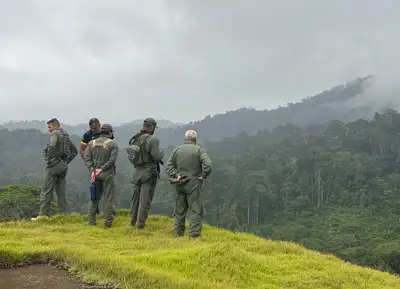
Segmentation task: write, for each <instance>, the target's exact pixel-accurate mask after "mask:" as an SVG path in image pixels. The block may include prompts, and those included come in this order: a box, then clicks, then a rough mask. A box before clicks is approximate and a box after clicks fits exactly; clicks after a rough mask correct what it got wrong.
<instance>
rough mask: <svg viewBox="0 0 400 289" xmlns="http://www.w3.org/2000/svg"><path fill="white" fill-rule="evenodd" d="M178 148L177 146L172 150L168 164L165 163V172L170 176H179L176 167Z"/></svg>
mask: <svg viewBox="0 0 400 289" xmlns="http://www.w3.org/2000/svg"><path fill="white" fill-rule="evenodd" d="M177 150H178V148H175V149H174V150H173V151H172V154H171V156H170V157H169V159H168V161H167V164H166V165H165V172H166V173H167V175H168V176H169V177H170V178H177V177H178V170H177V169H176V165H175V153H176V151H177Z"/></svg>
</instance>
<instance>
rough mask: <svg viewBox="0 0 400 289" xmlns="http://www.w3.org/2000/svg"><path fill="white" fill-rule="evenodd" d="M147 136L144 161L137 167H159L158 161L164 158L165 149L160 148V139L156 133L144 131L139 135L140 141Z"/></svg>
mask: <svg viewBox="0 0 400 289" xmlns="http://www.w3.org/2000/svg"><path fill="white" fill-rule="evenodd" d="M143 138H145V139H146V140H145V143H144V147H145V152H144V153H143V155H142V157H143V161H144V163H143V164H141V165H140V166H138V167H137V168H139V169H140V168H157V163H159V162H160V161H162V159H163V158H164V151H163V150H161V149H160V141H159V140H158V138H157V137H155V136H154V135H151V134H149V133H144V134H142V135H140V136H139V137H138V140H137V141H138V143H140V142H141V140H142V139H143Z"/></svg>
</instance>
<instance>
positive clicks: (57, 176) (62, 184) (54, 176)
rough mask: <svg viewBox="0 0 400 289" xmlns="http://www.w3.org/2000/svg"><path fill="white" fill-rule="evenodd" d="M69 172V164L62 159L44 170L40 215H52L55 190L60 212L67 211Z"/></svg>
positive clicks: (64, 212)
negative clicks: (67, 179)
mask: <svg viewBox="0 0 400 289" xmlns="http://www.w3.org/2000/svg"><path fill="white" fill-rule="evenodd" d="M67 173H68V164H67V162H66V161H64V160H60V161H59V162H58V163H56V164H55V165H53V166H47V167H46V168H45V171H44V185H43V188H42V191H41V193H40V213H39V215H40V216H50V215H51V212H50V211H51V201H52V200H53V194H54V191H55V192H56V196H57V206H58V213H59V214H66V213H67V193H66V180H65V178H66V176H67Z"/></svg>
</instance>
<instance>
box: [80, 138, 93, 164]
mask: <svg viewBox="0 0 400 289" xmlns="http://www.w3.org/2000/svg"><path fill="white" fill-rule="evenodd" d="M90 141H91V140H90V138H89V135H88V134H87V133H86V132H85V133H84V134H83V136H82V139H81V145H80V147H79V152H80V154H81V157H82V159H85V150H86V147H87V145H88V143H89V142H90Z"/></svg>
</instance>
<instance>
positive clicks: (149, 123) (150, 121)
mask: <svg viewBox="0 0 400 289" xmlns="http://www.w3.org/2000/svg"><path fill="white" fill-rule="evenodd" d="M143 124H147V125H154V126H155V127H157V122H156V120H155V119H154V118H152V117H148V118H146V119H145V120H144V121H143Z"/></svg>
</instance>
